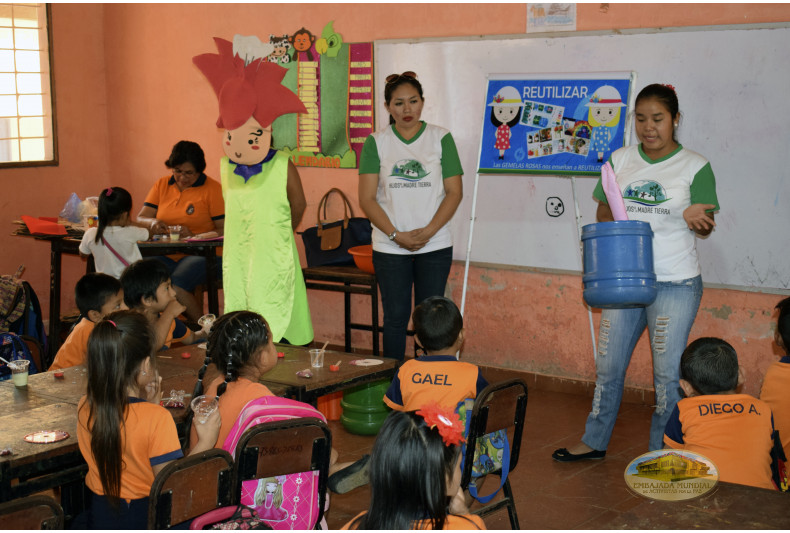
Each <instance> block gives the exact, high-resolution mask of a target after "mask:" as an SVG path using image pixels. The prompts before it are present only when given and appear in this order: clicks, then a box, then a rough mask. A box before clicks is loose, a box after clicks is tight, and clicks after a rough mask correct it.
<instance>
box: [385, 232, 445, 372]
mask: <svg viewBox="0 0 790 533" xmlns="http://www.w3.org/2000/svg"><path fill="white" fill-rule="evenodd" d="M452 263H453V247H452V246H450V247H449V248H443V249H441V250H436V251H434V252H427V253H424V254H414V255H398V254H386V253H382V252H376V251H375V250H374V251H373V268H375V270H376V279H377V280H378V283H379V290H380V291H381V306H382V308H383V310H384V328H383V329H384V356H385V357H392V358H393V359H399V360H401V361H402V360H403V358H404V356H405V355H406V329H407V327H408V325H409V319H410V318H411V310H412V306H411V291H412V285H413V286H414V301H415V302H416V303H417V304H419V303H420V302H422V301H423V300H425V299H426V298H428V297H430V296H444V286H445V285H446V284H447V277H448V276H449V275H450V266H451V265H452Z"/></svg>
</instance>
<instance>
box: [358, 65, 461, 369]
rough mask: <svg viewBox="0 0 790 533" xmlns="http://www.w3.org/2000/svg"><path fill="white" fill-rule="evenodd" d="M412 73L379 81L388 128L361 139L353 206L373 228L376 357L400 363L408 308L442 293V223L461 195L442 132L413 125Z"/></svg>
mask: <svg viewBox="0 0 790 533" xmlns="http://www.w3.org/2000/svg"><path fill="white" fill-rule="evenodd" d="M416 77H417V76H416V74H414V73H413V72H404V73H403V74H392V75H390V76H388V77H387V84H386V86H385V88H384V100H385V102H386V105H387V110H388V111H389V113H390V125H389V126H387V127H386V128H384V129H383V130H382V131H380V132H377V133H374V134H372V135H370V136H369V137H368V138H367V140H366V141H365V145H364V147H363V149H362V156H361V158H360V165H359V203H360V206H361V207H362V210H363V211H365V214H366V215H367V216H368V218H370V221H371V223H372V224H373V237H372V238H373V265H374V267H375V269H376V277H377V278H378V283H379V288H380V290H381V302H382V306H383V309H384V355H385V356H386V357H393V358H396V359H403V357H404V355H405V352H406V327H407V325H408V323H409V317H410V316H411V311H412V301H411V291H412V286H414V300H415V302H414V303H415V304H419V303H420V302H421V301H422V300H424V299H425V298H428V297H429V296H436V295H444V287H445V285H446V283H447V277H448V275H449V273H450V265H451V264H452V259H453V248H452V246H453V243H452V235H451V234H450V227H449V225H448V223H449V221H450V219H451V218H452V216H453V214H454V213H455V210H456V209H457V208H458V204H460V203H461V199H462V197H463V182H462V179H461V176H462V174H463V169H462V168H461V162H460V160H459V158H458V151H457V150H456V147H455V141H453V138H452V135H451V134H450V132H449V131H447V130H445V129H443V128H440V127H438V126H433V125H431V124H426V123H425V122H423V121H421V120H420V115H421V114H422V108H423V104H424V102H425V100H424V98H423V94H422V86H421V85H420V82H418V81H417V79H416Z"/></svg>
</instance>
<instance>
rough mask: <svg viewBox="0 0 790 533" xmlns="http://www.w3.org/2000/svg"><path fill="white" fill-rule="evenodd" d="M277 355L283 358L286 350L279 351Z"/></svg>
mask: <svg viewBox="0 0 790 533" xmlns="http://www.w3.org/2000/svg"><path fill="white" fill-rule="evenodd" d="M277 357H279V358H280V359H282V358H283V357H285V353H284V352H277Z"/></svg>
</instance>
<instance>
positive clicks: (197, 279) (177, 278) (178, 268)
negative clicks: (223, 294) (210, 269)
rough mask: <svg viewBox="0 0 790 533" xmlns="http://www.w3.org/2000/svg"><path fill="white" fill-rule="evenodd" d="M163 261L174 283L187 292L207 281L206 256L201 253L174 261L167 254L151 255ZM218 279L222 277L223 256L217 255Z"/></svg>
mask: <svg viewBox="0 0 790 533" xmlns="http://www.w3.org/2000/svg"><path fill="white" fill-rule="evenodd" d="M151 259H156V260H157V261H161V262H162V263H164V265H165V266H166V267H167V270H168V271H170V281H172V282H173V285H175V286H176V287H180V288H182V289H184V290H185V291H187V292H194V290H195V287H197V286H198V285H205V283H206V258H205V257H202V256H199V255H186V256H184V257H182V258H181V259H179V260H178V261H174V260H173V259H171V258H169V257H167V256H166V255H157V256H155V257H151ZM217 279H222V256H219V255H218V256H217Z"/></svg>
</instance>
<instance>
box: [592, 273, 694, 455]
mask: <svg viewBox="0 0 790 533" xmlns="http://www.w3.org/2000/svg"><path fill="white" fill-rule="evenodd" d="M701 298H702V278H701V277H700V276H697V277H695V278H689V279H685V280H681V281H670V282H659V283H658V296H657V298H656V301H655V302H653V303H652V304H651V305H649V306H647V307H638V308H634V309H604V310H603V314H602V315H601V327H600V330H599V332H598V356H597V357H596V360H595V370H596V374H597V379H596V382H595V395H594V396H593V404H592V411H590V414H589V416H588V417H587V424H586V425H585V428H584V437H582V442H584V443H585V444H586V445H587V446H589V447H590V448H593V449H595V450H605V449H606V448H607V446H608V445H609V439H610V438H611V436H612V429H614V423H615V421H616V420H617V412H618V410H619V409H620V400H621V399H622V397H623V387H624V385H625V372H626V370H627V369H628V364H629V363H630V362H631V354H632V352H633V351H634V347H635V346H636V342H637V341H638V340H639V337H640V336H641V335H642V332H643V331H644V330H645V326H647V330H648V333H649V335H650V348H651V351H652V353H653V385H654V387H655V394H656V406H655V411H654V412H653V420H652V423H651V426H650V450H660V449H661V448H662V447H663V439H664V428H665V426H666V424H667V420H668V419H669V415H670V414H672V410H673V409H674V408H675V404H676V403H677V402H678V400H680V390H679V389H680V385H679V384H678V378H679V377H680V356H681V355H682V354H683V350H684V349H685V348H686V344H687V343H688V336H689V332H690V331H691V326H692V324H694V318H695V317H696V316H697V309H698V308H699V302H700V299H701Z"/></svg>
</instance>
